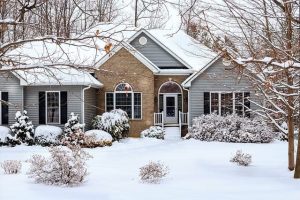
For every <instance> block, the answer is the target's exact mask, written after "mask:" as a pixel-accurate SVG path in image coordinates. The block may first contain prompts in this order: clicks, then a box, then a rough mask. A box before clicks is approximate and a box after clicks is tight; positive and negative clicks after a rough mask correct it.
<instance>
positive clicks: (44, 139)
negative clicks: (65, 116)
mask: <svg viewBox="0 0 300 200" xmlns="http://www.w3.org/2000/svg"><path fill="white" fill-rule="evenodd" d="M61 136H62V130H61V128H59V127H57V126H49V125H41V126H38V127H37V128H36V130H35V134H34V141H35V143H36V144H39V145H42V146H49V145H58V144H59V143H60V141H59V139H60V137H61Z"/></svg>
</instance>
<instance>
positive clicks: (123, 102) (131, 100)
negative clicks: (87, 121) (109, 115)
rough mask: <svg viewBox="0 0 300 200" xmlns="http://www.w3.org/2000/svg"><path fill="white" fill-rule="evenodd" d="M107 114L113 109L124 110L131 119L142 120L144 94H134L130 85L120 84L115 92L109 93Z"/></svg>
mask: <svg viewBox="0 0 300 200" xmlns="http://www.w3.org/2000/svg"><path fill="white" fill-rule="evenodd" d="M105 99H106V101H105V109H106V111H107V112H109V111H111V110H113V109H122V110H124V111H126V112H127V114H128V117H129V118H130V119H141V118H142V94H141V93H140V92H133V90H132V87H131V86H130V85H129V84H128V83H120V84H118V85H117V86H116V88H115V91H114V92H107V93H106V97H105Z"/></svg>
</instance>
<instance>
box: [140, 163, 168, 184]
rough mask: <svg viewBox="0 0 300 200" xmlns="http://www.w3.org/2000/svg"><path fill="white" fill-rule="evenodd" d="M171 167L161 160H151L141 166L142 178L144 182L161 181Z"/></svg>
mask: <svg viewBox="0 0 300 200" xmlns="http://www.w3.org/2000/svg"><path fill="white" fill-rule="evenodd" d="M168 173H169V168H168V167H167V166H165V165H164V164H162V163H160V162H153V161H150V162H149V163H148V164H147V165H145V166H143V167H141V168H140V173H139V176H140V179H141V181H142V182H144V183H159V182H160V181H161V180H162V179H163V178H164V177H165V176H166V175H167V174H168Z"/></svg>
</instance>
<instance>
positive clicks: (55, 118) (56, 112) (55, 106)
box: [46, 92, 60, 124]
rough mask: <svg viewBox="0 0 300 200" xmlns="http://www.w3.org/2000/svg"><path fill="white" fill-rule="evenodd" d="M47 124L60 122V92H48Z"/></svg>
mask: <svg viewBox="0 0 300 200" xmlns="http://www.w3.org/2000/svg"><path fill="white" fill-rule="evenodd" d="M46 94H47V96H46V106H47V107H46V116H47V124H59V123H60V92H46Z"/></svg>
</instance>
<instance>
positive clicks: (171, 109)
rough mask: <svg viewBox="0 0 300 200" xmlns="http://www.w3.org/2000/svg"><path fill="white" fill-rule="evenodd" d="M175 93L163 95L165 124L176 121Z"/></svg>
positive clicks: (176, 102) (175, 122)
mask: <svg viewBox="0 0 300 200" xmlns="http://www.w3.org/2000/svg"><path fill="white" fill-rule="evenodd" d="M177 104H178V101H177V94H165V95H164V119H165V123H167V124H177V123H178V105H177Z"/></svg>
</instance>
